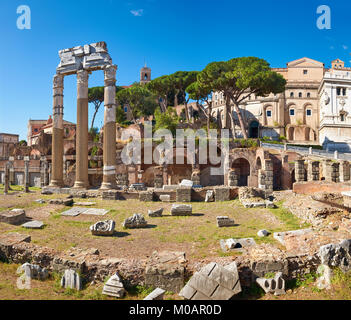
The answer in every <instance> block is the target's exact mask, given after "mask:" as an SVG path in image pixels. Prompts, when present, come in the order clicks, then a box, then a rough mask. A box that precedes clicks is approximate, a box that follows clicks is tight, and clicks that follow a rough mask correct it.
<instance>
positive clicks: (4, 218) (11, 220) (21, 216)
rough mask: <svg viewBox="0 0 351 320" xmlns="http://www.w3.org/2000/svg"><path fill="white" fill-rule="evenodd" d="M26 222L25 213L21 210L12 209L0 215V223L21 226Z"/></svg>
mask: <svg viewBox="0 0 351 320" xmlns="http://www.w3.org/2000/svg"><path fill="white" fill-rule="evenodd" d="M26 220H27V217H26V212H25V211H24V210H23V209H13V210H11V211H4V212H1V213H0V222H3V223H8V224H12V225H21V224H23V223H24V222H25V221H26Z"/></svg>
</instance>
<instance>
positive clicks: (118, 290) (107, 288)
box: [102, 273, 126, 298]
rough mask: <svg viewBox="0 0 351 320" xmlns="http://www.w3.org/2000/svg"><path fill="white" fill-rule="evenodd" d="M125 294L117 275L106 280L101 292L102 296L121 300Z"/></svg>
mask: <svg viewBox="0 0 351 320" xmlns="http://www.w3.org/2000/svg"><path fill="white" fill-rule="evenodd" d="M125 293H126V291H125V289H124V287H123V283H122V281H121V278H120V277H119V275H118V274H117V273H116V274H114V275H113V276H112V277H111V278H110V279H108V280H107V282H106V284H105V285H104V288H103V290H102V294H105V295H107V296H111V297H116V298H123V297H124V295H125Z"/></svg>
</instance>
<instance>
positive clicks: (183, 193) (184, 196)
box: [176, 187, 192, 202]
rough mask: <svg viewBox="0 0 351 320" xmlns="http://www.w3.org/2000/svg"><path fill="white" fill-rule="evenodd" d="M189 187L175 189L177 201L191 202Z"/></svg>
mask: <svg viewBox="0 0 351 320" xmlns="http://www.w3.org/2000/svg"><path fill="white" fill-rule="evenodd" d="M191 189H192V188H191V187H179V188H177V190H176V201H177V202H191Z"/></svg>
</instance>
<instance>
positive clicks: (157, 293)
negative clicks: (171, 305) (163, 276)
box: [144, 288, 166, 300]
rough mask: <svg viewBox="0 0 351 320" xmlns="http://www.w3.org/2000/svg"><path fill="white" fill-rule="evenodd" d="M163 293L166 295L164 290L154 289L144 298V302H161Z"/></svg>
mask: <svg viewBox="0 0 351 320" xmlns="http://www.w3.org/2000/svg"><path fill="white" fill-rule="evenodd" d="M165 293H166V290H163V289H161V288H156V289H155V290H154V291H152V292H151V293H150V294H149V295H148V296H147V297H145V298H144V300H163V297H164V295H165Z"/></svg>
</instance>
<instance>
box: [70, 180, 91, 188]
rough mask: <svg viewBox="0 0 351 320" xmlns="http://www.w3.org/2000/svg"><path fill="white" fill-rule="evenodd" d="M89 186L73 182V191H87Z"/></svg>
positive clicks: (80, 182) (82, 182) (84, 183)
mask: <svg viewBox="0 0 351 320" xmlns="http://www.w3.org/2000/svg"><path fill="white" fill-rule="evenodd" d="M88 187H89V184H88V183H86V182H84V181H75V182H74V186H73V189H88Z"/></svg>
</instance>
